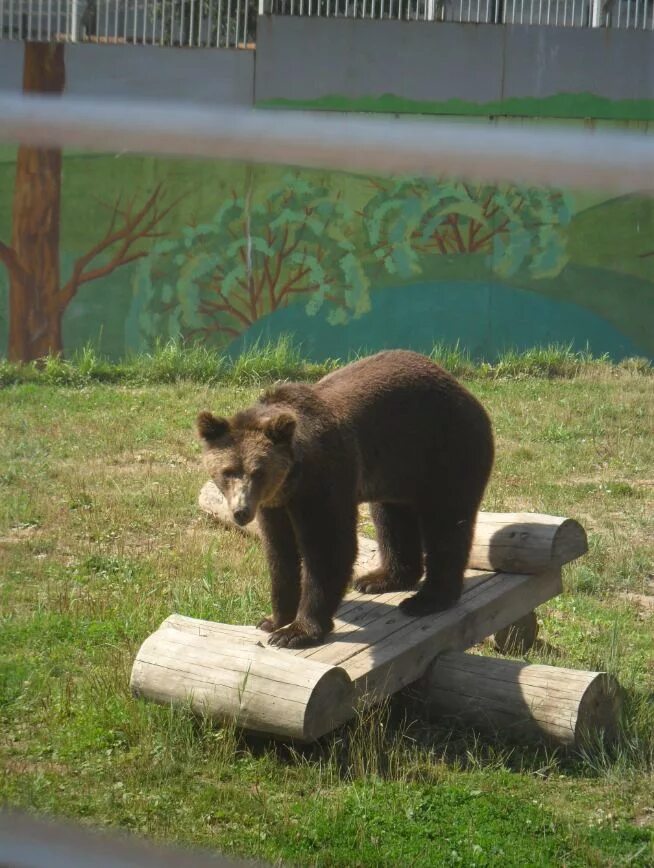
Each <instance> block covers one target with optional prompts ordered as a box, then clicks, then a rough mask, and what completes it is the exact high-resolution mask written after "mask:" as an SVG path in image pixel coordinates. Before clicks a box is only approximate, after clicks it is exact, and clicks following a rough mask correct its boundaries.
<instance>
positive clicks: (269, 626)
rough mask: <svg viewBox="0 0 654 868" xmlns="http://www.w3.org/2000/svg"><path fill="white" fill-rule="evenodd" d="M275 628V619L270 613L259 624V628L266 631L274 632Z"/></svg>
mask: <svg viewBox="0 0 654 868" xmlns="http://www.w3.org/2000/svg"><path fill="white" fill-rule="evenodd" d="M274 629H275V621H274V619H273V616H272V615H268V617H267V618H263V619H262V620H261V621H259V623H258V624H257V630H263V632H264V633H272V632H273V630H274Z"/></svg>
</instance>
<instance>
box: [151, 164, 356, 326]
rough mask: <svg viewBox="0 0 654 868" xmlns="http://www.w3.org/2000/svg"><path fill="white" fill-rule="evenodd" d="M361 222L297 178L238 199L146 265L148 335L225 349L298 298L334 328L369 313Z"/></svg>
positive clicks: (158, 250)
mask: <svg viewBox="0 0 654 868" xmlns="http://www.w3.org/2000/svg"><path fill="white" fill-rule="evenodd" d="M356 223H357V221H356V219H355V215H354V213H353V212H352V210H351V209H350V208H349V207H348V206H347V205H346V204H345V203H344V201H343V198H342V197H341V196H340V195H335V194H334V193H333V192H330V191H329V190H328V189H327V188H326V187H320V186H316V185H314V184H311V183H309V182H307V181H305V180H303V179H302V178H300V177H299V176H297V175H288V176H286V177H285V178H284V179H283V180H282V182H281V184H280V185H279V186H278V187H276V188H275V189H273V190H270V191H269V192H268V193H267V195H266V196H265V198H262V199H261V200H257V201H256V202H255V201H252V197H251V195H250V194H246V195H244V196H239V195H237V194H236V193H234V194H233V195H232V197H231V198H230V199H229V200H228V201H227V202H225V203H224V204H223V205H222V207H221V208H220V209H219V210H218V211H217V213H216V214H215V216H214V218H213V220H211V221H210V222H207V223H202V224H196V225H192V226H188V227H186V228H185V229H184V231H183V234H182V236H181V237H180V238H178V239H176V240H172V239H171V240H167V241H162V242H159V243H158V244H157V245H156V246H155V248H154V250H153V255H152V257H151V258H149V259H148V260H145V261H144V262H143V264H142V267H141V268H140V269H139V273H138V276H137V309H139V310H140V311H141V312H142V315H141V317H140V322H139V327H140V330H141V333H142V334H144V335H145V336H146V337H149V338H153V337H155V336H156V335H160V334H168V335H170V336H177V335H180V334H181V335H183V336H184V337H186V338H188V339H192V340H193V339H195V340H197V339H211V340H214V341H218V342H219V343H227V342H229V341H231V340H232V339H233V338H235V337H237V336H239V335H240V334H242V333H243V332H244V331H246V330H247V329H248V328H249V327H250V326H251V325H253V324H254V323H255V322H256V321H257V320H258V319H260V318H261V317H263V316H265V315H267V314H270V313H273V312H274V311H276V310H279V309H280V308H283V307H286V306H287V305H288V304H289V303H291V302H292V301H293V300H294V299H305V303H306V309H307V312H308V313H309V314H316V313H318V311H320V310H321V309H322V308H324V309H325V311H326V314H327V317H328V319H329V321H330V322H332V323H334V324H337V323H343V322H345V321H347V319H348V318H349V317H350V316H359V315H361V314H363V313H365V312H366V311H368V310H369V308H370V297H369V282H368V279H367V277H366V274H365V271H364V268H363V266H362V264H361V261H360V258H359V256H358V250H357V247H358V245H357V243H356V238H355V237H354V236H355V232H356V229H357V226H356Z"/></svg>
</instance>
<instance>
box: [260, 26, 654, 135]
mask: <svg viewBox="0 0 654 868" xmlns="http://www.w3.org/2000/svg"><path fill="white" fill-rule="evenodd" d="M255 93H256V100H257V103H259V104H263V105H266V104H271V105H274V104H276V103H277V104H280V105H293V104H296V105H297V106H298V107H307V108H326V109H335V110H338V109H341V110H347V109H350V110H352V109H355V110H356V109H358V110H364V111H407V112H427V113H435V114H481V115H487V114H510V115H519V116H525V115H527V116H546V117H547V116H559V117H581V118H584V117H609V118H613V119H616V118H623V119H636V120H651V119H654V33H653V32H647V31H633V30H617V29H613V30H604V29H603V30H590V29H586V28H564V27H528V26H509V27H497V26H492V25H483V24H482V25H471V24H443V23H437V22H434V23H431V24H430V23H425V22H422V21H411V22H407V21H363V20H355V19H345V18H301V17H270V16H268V17H265V18H262V19H260V20H259V27H258V37H257V65H256V79H255Z"/></svg>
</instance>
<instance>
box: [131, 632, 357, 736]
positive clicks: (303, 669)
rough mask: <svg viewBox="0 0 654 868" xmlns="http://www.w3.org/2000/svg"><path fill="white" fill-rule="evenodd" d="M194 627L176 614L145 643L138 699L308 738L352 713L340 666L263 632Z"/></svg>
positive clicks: (136, 679)
mask: <svg viewBox="0 0 654 868" xmlns="http://www.w3.org/2000/svg"><path fill="white" fill-rule="evenodd" d="M195 624H196V625H197V626H196V627H195V629H193V630H188V629H178V627H177V625H176V623H175V616H173V618H172V619H167V620H166V621H164V622H163V624H162V625H161V627H160V628H159V629H158V630H157V631H156V632H155V633H153V634H152V635H151V636H149V637H148V638H147V639H146V640H145V642H144V643H143V645H141V648H140V649H139V651H138V654H137V655H136V660H135V661H134V665H133V667H132V676H131V680H130V686H131V689H132V692H133V693H134V695H135V696H141V697H144V698H146V699H150V700H153V701H154V702H158V703H161V704H166V705H167V704H169V703H182V704H183V703H187V704H189V705H190V706H191V708H192V709H193V710H194V711H196V712H198V713H200V714H204V715H206V716H208V717H210V718H212V719H218V720H222V721H225V720H231V721H234V722H235V723H236V724H237V725H239V726H242V727H245V728H246V729H250V730H254V731H255V732H263V733H273V734H274V735H276V736H281V737H282V738H288V739H298V740H301V741H313V740H314V739H316V738H319V737H320V736H321V735H324V733H326V732H329V731H330V730H332V729H334V728H335V727H336V726H338V725H339V724H340V723H342V722H343V721H344V720H346V719H347V717H348V716H349V715H350V714H351V710H352V705H353V692H354V688H353V685H352V682H351V680H350V678H349V676H348V675H347V674H346V673H345V672H344V671H343V670H342V669H340V668H339V667H337V666H330V665H327V664H325V663H319V662H315V661H312V660H302V659H301V658H298V657H294V656H293V655H291V654H283V653H280V652H279V651H278V650H277V649H275V648H273V647H271V646H266V645H264V644H262V642H261V639H260V634H258V633H257V631H247V630H243V631H241V632H236V631H228V630H227V631H225V632H224V633H222V634H221V632H220V630H206V629H203V628H202V622H197V621H196V622H195ZM214 626H215V627H218V628H219V627H220V626H222V625H214Z"/></svg>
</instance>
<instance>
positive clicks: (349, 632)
mask: <svg viewBox="0 0 654 868" xmlns="http://www.w3.org/2000/svg"><path fill="white" fill-rule="evenodd" d="M494 575H495V573H480V574H479V575H477V576H476V577H475V578H474V579H469V580H468V581H467V582H466V589H465V591H464V595H463V597H462V602H463V601H466V600H470V599H472V598H473V597H474V594H475V592H476V589H477V588H478V587H479V586H481V585H484V584H485V583H486V582H488V580H489V579H490V578H492V577H493V576H494ZM412 593H413V592H412V591H397V592H395V593H391V594H377V595H375V596H374V597H372V598H370V601H369V602H368V601H364V602H363V603H362V604H361V607H360V615H359V616H358V617H356V620H352V621H351V620H350V619H349V617H348V620H347V621H337V624H336V631H335V632H334V633H331V634H330V635H329V636H328V637H327V640H326V641H325V644H323V645H320V646H318V647H317V648H305V649H301V650H300V651H298V652H296V653H297V654H298V655H299V656H302V657H305V658H309V659H311V660H319V661H320V662H322V663H330V664H331V665H332V666H344V664H345V663H346V661H348V660H350V659H351V658H352V657H353V656H355V655H356V654H359V653H361V652H362V651H366V650H367V649H369V648H371V647H373V646H375V645H376V644H377V643H378V642H383V643H388V642H392V641H393V639H392V637H393V636H394V635H395V634H396V633H402V632H403V631H404V630H406V629H409V630H410V629H411V627H412V625H415V624H419V623H420V622H421V621H423V620H424V619H423V618H409V617H407V615H405V614H403V613H402V612H401V611H400V610H399V608H398V605H399V603H400V602H401V601H402V600H404V599H406V598H407V597H410V596H411V595H412ZM427 617H428V618H429V619H430V620H431V619H434V618H437V617H438V615H431V616H427ZM345 668H347V667H345Z"/></svg>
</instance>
